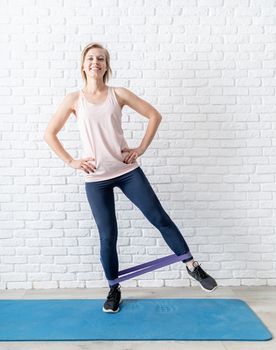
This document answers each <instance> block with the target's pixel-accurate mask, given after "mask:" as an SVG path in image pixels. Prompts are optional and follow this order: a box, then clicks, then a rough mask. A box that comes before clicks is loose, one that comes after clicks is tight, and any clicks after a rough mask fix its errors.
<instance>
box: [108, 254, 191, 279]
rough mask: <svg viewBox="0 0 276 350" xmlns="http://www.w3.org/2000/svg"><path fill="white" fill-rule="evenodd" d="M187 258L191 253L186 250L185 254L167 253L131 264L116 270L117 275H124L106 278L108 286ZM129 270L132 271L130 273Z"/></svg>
mask: <svg viewBox="0 0 276 350" xmlns="http://www.w3.org/2000/svg"><path fill="white" fill-rule="evenodd" d="M189 258H192V255H191V253H190V252H188V253H186V254H182V255H176V254H172V255H168V256H165V257H164V258H159V259H156V260H152V261H149V262H147V263H144V264H140V265H137V266H133V267H130V268H128V269H125V270H121V271H119V272H118V275H119V276H122V275H125V276H122V277H118V278H116V279H114V280H108V283H109V285H110V286H113V285H114V284H116V283H119V282H122V281H126V280H128V279H130V278H133V277H136V276H139V275H142V274H144V273H146V272H150V271H153V270H156V269H159V268H161V267H164V266H167V265H170V264H173V263H175V262H178V261H181V260H186V259H189ZM133 271H136V272H133ZM130 272H132V273H130Z"/></svg>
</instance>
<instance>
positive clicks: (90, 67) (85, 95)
mask: <svg viewBox="0 0 276 350" xmlns="http://www.w3.org/2000/svg"><path fill="white" fill-rule="evenodd" d="M111 73H112V71H111V68H110V55H109V52H108V50H107V49H105V48H104V47H103V46H102V45H100V44H98V43H91V44H89V45H87V46H86V47H85V48H84V49H83V51H82V55H81V74H82V77H83V80H84V87H83V89H82V90H80V91H76V92H73V93H70V94H68V95H67V96H66V97H65V98H64V100H63V101H62V103H61V104H60V106H59V107H58V109H57V111H56V113H55V114H54V115H53V117H52V119H51V121H50V122H49V125H48V127H47V129H46V131H45V134H44V140H45V141H46V142H47V143H48V144H49V146H50V147H51V148H52V149H53V151H54V152H55V153H56V154H57V155H58V156H59V157H60V158H61V159H62V160H63V161H64V162H66V163H67V164H68V166H70V167H72V168H74V169H79V170H81V171H83V172H85V190H86V195H87V198H88V202H89V205H90V207H91V211H92V213H93V216H94V219H95V222H96V224H97V228H98V232H99V236H100V259H101V263H102V265H103V269H104V273H105V276H106V278H107V280H108V281H112V280H114V279H116V278H118V266H119V264H118V255H117V250H116V243H117V235H118V231H117V221H116V214H115V203H114V193H113V188H114V187H115V186H117V187H119V188H120V189H121V191H122V192H123V193H124V194H125V195H126V196H127V197H128V198H129V199H130V200H131V201H132V202H133V203H134V204H135V205H136V206H137V207H138V208H139V209H140V210H141V211H142V212H143V214H144V215H145V217H146V218H147V219H148V220H149V221H150V222H151V223H152V224H153V225H154V226H155V227H156V228H157V229H158V230H159V231H160V233H161V234H162V236H163V238H164V240H165V241H166V243H167V244H168V246H169V247H170V248H171V250H172V251H173V252H174V253H175V254H176V255H182V254H187V259H185V260H183V262H184V263H185V264H186V269H187V272H188V274H189V275H190V276H191V277H192V278H194V279H195V280H197V281H198V282H199V283H200V285H201V287H202V288H203V289H204V290H207V291H213V290H214V289H215V288H216V287H217V284H216V281H215V280H214V279H213V278H212V277H211V276H209V275H208V274H207V273H206V272H205V271H204V270H203V269H202V268H201V266H200V265H199V264H198V262H197V261H194V259H193V256H192V254H191V253H190V250H189V247H188V245H187V243H186V241H185V239H184V238H183V236H182V235H181V233H180V231H179V229H178V228H177V227H176V225H175V224H174V222H173V221H172V220H171V218H170V217H169V216H168V214H167V213H166V212H165V210H164V209H163V207H162V206H161V204H160V202H159V200H158V198H157V196H156V194H155V192H154V190H153V189H152V187H151V185H150V183H149V181H148V179H147V178H146V176H145V174H144V172H143V170H142V169H141V167H140V166H139V165H138V163H137V161H136V159H137V158H138V157H140V156H141V155H142V154H143V153H144V152H145V151H146V149H147V148H148V146H149V145H150V143H151V141H152V139H153V137H154V135H155V133H156V130H157V128H158V126H159V124H160V122H161V119H162V117H161V115H160V114H159V112H158V111H157V110H156V109H155V108H154V107H153V106H151V105H150V104H149V103H148V102H146V101H144V100H142V99H141V98H139V97H138V96H136V95H135V94H133V93H132V92H131V91H129V90H128V89H126V88H123V87H116V88H115V87H111V86H107V85H106V82H107V81H108V80H109V76H110V74H111ZM125 105H127V106H129V107H130V108H132V109H134V110H135V111H136V112H138V113H140V114H141V115H143V116H144V117H146V118H148V119H149V123H148V127H147V130H146V133H145V136H144V138H143V140H142V141H141V143H140V145H139V146H138V147H136V148H129V147H128V145H127V143H126V141H125V138H124V135H123V130H122V127H121V116H122V108H123V107H124V106H125ZM71 113H74V114H75V116H76V118H77V122H78V127H79V130H80V136H81V141H82V145H83V150H84V155H83V158H82V159H73V158H72V157H71V156H70V154H68V153H67V152H66V151H65V149H64V148H63V146H62V144H61V143H60V142H59V140H58V138H57V136H56V135H57V133H58V132H59V131H60V130H61V129H62V127H63V126H64V124H65V122H66V120H67V119H68V117H69V116H70V114H71ZM109 287H110V290H109V293H108V296H107V300H106V301H105V303H104V305H103V311H104V312H118V311H119V303H120V302H121V291H120V284H119V283H117V284H115V285H113V286H111V284H110V283H109Z"/></svg>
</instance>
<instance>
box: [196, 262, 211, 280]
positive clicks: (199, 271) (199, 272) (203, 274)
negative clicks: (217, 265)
mask: <svg viewBox="0 0 276 350" xmlns="http://www.w3.org/2000/svg"><path fill="white" fill-rule="evenodd" d="M195 263H196V264H195ZM195 263H194V265H196V266H194V268H195V269H194V271H193V272H194V274H195V275H196V276H197V277H200V278H202V279H204V278H206V277H208V275H207V273H206V272H205V271H204V270H203V269H202V268H201V267H200V264H199V263H198V262H197V261H196V262H195Z"/></svg>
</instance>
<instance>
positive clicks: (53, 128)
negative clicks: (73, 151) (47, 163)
mask: <svg viewBox="0 0 276 350" xmlns="http://www.w3.org/2000/svg"><path fill="white" fill-rule="evenodd" d="M73 105H74V95H73V94H69V95H67V96H66V97H65V98H64V99H63V101H62V102H61V104H60V105H59V107H58V109H57V111H56V112H55V113H54V115H53V116H52V118H51V120H50V121H49V124H48V126H47V128H46V130H45V132H44V137H43V139H44V141H45V142H47V144H48V145H49V146H50V147H51V149H52V150H53V151H54V152H55V153H56V155H57V156H58V157H59V158H61V159H62V160H63V161H64V162H66V163H67V164H70V162H71V161H72V160H73V157H72V156H71V155H70V154H69V153H68V152H66V150H65V149H64V147H63V146H62V144H61V142H60V141H59V139H58V138H57V133H58V132H59V131H60V130H61V129H62V128H63V126H64V124H65V123H66V121H67V119H68V118H69V116H70V114H71V113H72V112H73Z"/></svg>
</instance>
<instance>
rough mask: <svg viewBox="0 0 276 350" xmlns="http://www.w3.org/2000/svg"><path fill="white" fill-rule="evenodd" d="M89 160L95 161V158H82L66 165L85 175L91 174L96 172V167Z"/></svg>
mask: <svg viewBox="0 0 276 350" xmlns="http://www.w3.org/2000/svg"><path fill="white" fill-rule="evenodd" d="M91 160H95V158H92V157H89V158H82V159H73V160H71V162H70V163H69V164H68V165H69V166H70V167H71V168H74V169H81V170H83V171H84V172H85V173H87V174H89V173H91V172H93V173H94V172H95V170H96V167H95V165H94V164H92V162H91Z"/></svg>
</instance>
